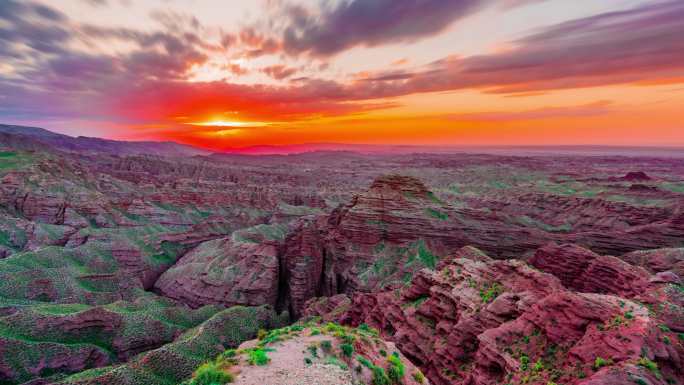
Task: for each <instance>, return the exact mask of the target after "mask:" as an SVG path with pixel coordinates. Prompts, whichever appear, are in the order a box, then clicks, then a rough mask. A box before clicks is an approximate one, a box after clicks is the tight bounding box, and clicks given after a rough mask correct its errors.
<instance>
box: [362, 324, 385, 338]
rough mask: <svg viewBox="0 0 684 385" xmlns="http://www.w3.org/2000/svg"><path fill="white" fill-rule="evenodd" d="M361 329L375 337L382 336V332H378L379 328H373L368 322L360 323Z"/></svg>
mask: <svg viewBox="0 0 684 385" xmlns="http://www.w3.org/2000/svg"><path fill="white" fill-rule="evenodd" d="M359 330H361V331H362V332H364V333H367V334H370V335H372V336H374V337H378V336H380V332H378V331H377V329H375V328H372V327H370V326H368V324H365V323H363V324H361V325H359Z"/></svg>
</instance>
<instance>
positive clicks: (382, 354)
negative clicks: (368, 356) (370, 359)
mask: <svg viewBox="0 0 684 385" xmlns="http://www.w3.org/2000/svg"><path fill="white" fill-rule="evenodd" d="M380 355H381V356H383V357H387V352H386V351H385V349H380Z"/></svg>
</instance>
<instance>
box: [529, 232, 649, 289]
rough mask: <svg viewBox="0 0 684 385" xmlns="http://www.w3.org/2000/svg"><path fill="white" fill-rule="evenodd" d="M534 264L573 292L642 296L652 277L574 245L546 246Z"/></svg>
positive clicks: (644, 272) (616, 259)
mask: <svg viewBox="0 0 684 385" xmlns="http://www.w3.org/2000/svg"><path fill="white" fill-rule="evenodd" d="M530 264H531V265H532V266H534V267H536V268H538V269H540V270H542V271H545V272H547V273H551V274H553V275H555V276H556V277H559V278H560V279H561V281H562V282H563V284H564V285H565V286H566V287H568V288H570V289H572V290H576V291H581V292H588V293H601V294H616V295H620V296H623V297H627V298H633V297H635V296H637V295H640V294H642V293H643V292H644V290H645V289H646V288H647V287H648V286H649V280H650V278H651V275H650V274H649V273H648V272H647V271H646V270H644V269H643V268H641V267H637V266H633V265H630V264H629V263H627V262H624V261H622V260H621V259H619V258H616V257H611V256H600V255H598V254H595V253H593V252H591V251H590V250H587V249H584V248H582V247H580V246H576V245H572V244H565V245H560V246H558V245H556V244H549V245H546V246H544V247H542V248H540V249H539V250H537V251H536V253H535V254H534V256H533V257H532V259H531V260H530Z"/></svg>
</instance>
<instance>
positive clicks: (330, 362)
mask: <svg viewBox="0 0 684 385" xmlns="http://www.w3.org/2000/svg"><path fill="white" fill-rule="evenodd" d="M325 364H326V365H335V366H337V367H339V368H340V369H342V370H345V371H346V370H349V367H348V366H347V365H346V364H345V363H344V362H342V361H340V360H338V359H337V357H332V356H331V357H328V358H326V359H325Z"/></svg>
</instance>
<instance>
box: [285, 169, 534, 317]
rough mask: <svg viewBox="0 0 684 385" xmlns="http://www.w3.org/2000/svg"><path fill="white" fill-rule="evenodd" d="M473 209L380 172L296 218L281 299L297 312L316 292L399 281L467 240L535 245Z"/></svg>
mask: <svg viewBox="0 0 684 385" xmlns="http://www.w3.org/2000/svg"><path fill="white" fill-rule="evenodd" d="M476 215H480V214H477V213H474V212H472V211H458V210H456V209H454V208H453V207H450V206H449V205H447V204H445V203H444V202H442V201H440V200H439V199H438V198H437V197H435V196H434V194H432V193H431V192H430V191H429V190H428V189H427V188H426V187H425V185H424V184H423V183H422V182H421V181H420V180H418V179H416V178H413V177H407V176H400V175H389V176H384V177H380V178H378V179H376V180H375V181H374V182H373V184H372V185H371V187H370V189H369V190H368V191H366V192H364V193H362V194H359V195H357V196H355V197H354V198H353V199H352V200H351V202H350V203H349V204H346V205H342V206H340V207H338V208H337V209H335V210H334V211H333V212H332V213H331V214H330V215H329V216H327V217H319V218H317V219H309V220H306V221H303V222H302V223H300V225H299V226H298V227H297V228H296V229H295V230H294V231H293V232H292V233H291V234H290V236H288V238H286V240H285V242H284V246H283V250H284V251H283V253H282V257H281V260H282V264H283V266H284V268H285V271H284V278H285V280H284V282H285V288H284V290H285V292H286V297H287V298H286V302H287V305H288V306H289V309H290V310H291V312H292V314H294V315H295V316H299V315H300V314H301V310H302V306H303V305H304V303H305V302H306V301H307V300H308V299H310V298H313V297H316V296H332V295H335V294H340V293H347V294H351V293H353V292H356V291H373V290H377V289H380V288H386V287H391V286H392V285H396V284H400V283H402V282H405V281H406V280H407V279H410V277H411V276H412V275H413V274H414V273H415V272H416V271H418V270H419V269H421V268H423V267H430V268H434V267H435V266H436V265H437V263H438V261H439V259H440V257H441V256H444V255H449V254H451V253H453V252H455V251H457V250H458V249H459V248H461V247H463V246H465V245H468V244H474V245H478V246H480V247H482V248H484V249H489V250H491V251H492V252H494V253H496V254H499V253H501V254H503V252H504V250H507V251H508V252H514V251H519V252H522V251H525V250H528V249H532V248H534V247H536V246H538V245H540V244H541V233H539V232H535V231H534V230H530V229H524V228H519V227H512V226H508V225H505V224H504V223H503V222H501V221H500V220H498V219H497V218H495V217H492V218H483V217H477V216H476ZM489 219H491V220H489ZM472 226H477V227H478V231H472ZM502 227H505V228H506V230H502ZM501 232H506V233H507V234H509V235H510V237H506V238H505V239H504V238H502V237H501V236H500V234H501Z"/></svg>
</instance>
